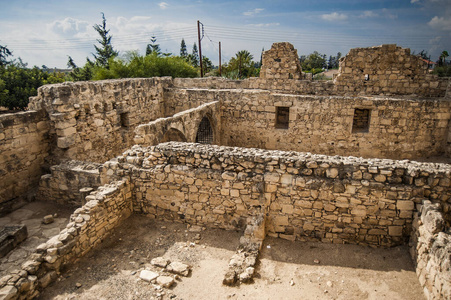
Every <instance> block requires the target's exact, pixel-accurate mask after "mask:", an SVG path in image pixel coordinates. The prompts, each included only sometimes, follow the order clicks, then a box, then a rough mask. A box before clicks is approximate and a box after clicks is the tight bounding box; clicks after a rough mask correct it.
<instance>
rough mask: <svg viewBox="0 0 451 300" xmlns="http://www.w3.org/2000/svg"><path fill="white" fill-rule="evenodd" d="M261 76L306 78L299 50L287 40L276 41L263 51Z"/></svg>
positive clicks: (270, 77) (269, 77)
mask: <svg viewBox="0 0 451 300" xmlns="http://www.w3.org/2000/svg"><path fill="white" fill-rule="evenodd" d="M260 78H268V79H304V78H303V74H302V68H301V63H300V62H299V56H298V51H297V50H296V49H294V47H293V45H292V44H290V43H287V42H284V43H274V44H272V46H271V49H270V50H268V51H265V52H263V54H262V66H261V70H260Z"/></svg>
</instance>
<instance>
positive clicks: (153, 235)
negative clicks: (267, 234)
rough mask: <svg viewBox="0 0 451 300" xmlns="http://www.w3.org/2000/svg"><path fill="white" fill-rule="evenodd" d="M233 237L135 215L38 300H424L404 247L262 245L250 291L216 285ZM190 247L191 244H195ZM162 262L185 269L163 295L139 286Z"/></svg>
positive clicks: (277, 242)
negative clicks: (155, 263) (153, 262)
mask: <svg viewBox="0 0 451 300" xmlns="http://www.w3.org/2000/svg"><path fill="white" fill-rule="evenodd" d="M240 236H241V233H240V232H233V231H225V230H219V229H218V230H213V229H208V230H204V231H202V232H200V233H199V232H190V231H189V230H188V229H187V226H186V225H184V224H179V223H171V222H162V221H155V220H152V219H149V218H146V217H143V216H139V215H135V216H132V217H130V218H129V219H128V220H126V221H125V222H124V223H123V224H122V225H121V226H120V227H119V228H117V229H116V230H115V231H114V233H112V235H111V236H110V237H109V239H108V240H106V241H104V242H103V244H102V245H101V246H100V247H99V248H97V249H96V250H94V251H92V252H91V253H89V254H88V255H87V256H85V257H83V258H81V259H80V260H79V261H78V263H77V264H75V265H73V266H72V267H71V268H70V269H69V270H66V271H65V272H63V273H62V275H61V276H60V277H59V278H58V280H57V282H55V283H54V284H52V285H51V286H49V287H48V288H47V289H46V290H45V291H44V292H43V293H42V294H41V297H40V299H185V300H187V299H346V300H348V299H378V300H380V299H409V300H413V299H424V297H423V293H422V289H421V288H420V286H419V283H418V279H417V277H416V275H415V272H414V269H413V264H412V261H411V259H410V256H409V254H408V248H407V247H397V248H391V249H373V248H369V247H361V246H356V245H331V244H321V243H302V242H290V241H285V240H281V239H273V238H267V239H266V240H265V244H264V246H263V249H262V252H261V255H260V261H259V263H258V265H257V268H256V272H257V276H256V278H255V281H254V283H252V284H242V285H241V286H237V287H228V286H224V285H223V284H222V279H223V276H224V274H225V272H226V270H227V265H228V262H229V260H230V258H231V256H232V255H233V254H234V253H235V250H236V248H237V246H238V243H239V238H240ZM196 241H197V243H196ZM158 256H164V257H166V258H169V259H170V260H171V261H181V262H184V263H188V264H190V265H191V266H192V272H191V274H190V275H189V276H188V277H182V276H180V277H179V278H177V280H176V284H175V285H174V286H172V287H171V288H170V289H167V288H162V287H160V286H158V285H156V284H153V283H148V282H146V281H143V280H141V279H139V274H140V271H141V270H143V269H148V270H153V271H158V267H155V266H152V265H151V264H150V260H151V259H152V258H155V257H158Z"/></svg>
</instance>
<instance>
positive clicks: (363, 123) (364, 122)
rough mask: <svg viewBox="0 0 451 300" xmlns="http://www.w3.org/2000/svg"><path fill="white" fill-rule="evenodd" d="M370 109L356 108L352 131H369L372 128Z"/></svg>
mask: <svg viewBox="0 0 451 300" xmlns="http://www.w3.org/2000/svg"><path fill="white" fill-rule="evenodd" d="M370 113H371V110H370V109H360V108H356V109H354V119H353V122H352V132H353V133H357V132H368V131H369V130H370Z"/></svg>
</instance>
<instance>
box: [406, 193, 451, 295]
mask: <svg viewBox="0 0 451 300" xmlns="http://www.w3.org/2000/svg"><path fill="white" fill-rule="evenodd" d="M409 246H410V247H411V248H410V252H411V256H412V259H413V261H414V263H415V267H416V273H417V276H418V279H419V281H420V285H421V286H422V287H423V291H424V294H425V296H426V298H427V299H450V298H451V285H450V282H451V270H450V264H451V261H450V257H451V231H450V224H449V223H447V222H446V220H445V217H444V214H443V211H442V208H441V206H440V204H439V203H434V204H432V203H431V202H430V201H429V200H424V201H423V203H422V205H419V209H418V213H416V214H415V216H414V220H413V223H412V234H411V238H410V242H409Z"/></svg>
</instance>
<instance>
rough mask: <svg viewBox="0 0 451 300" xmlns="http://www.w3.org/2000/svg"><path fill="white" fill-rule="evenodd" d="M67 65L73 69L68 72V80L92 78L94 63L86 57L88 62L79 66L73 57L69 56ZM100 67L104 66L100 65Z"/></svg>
mask: <svg viewBox="0 0 451 300" xmlns="http://www.w3.org/2000/svg"><path fill="white" fill-rule="evenodd" d="M67 67H68V68H71V69H72V72H70V73H69V74H67V80H70V81H87V80H91V79H92V74H93V70H94V67H95V65H94V63H93V62H92V61H90V60H89V59H88V58H86V64H85V65H84V67H82V68H79V67H78V66H77V65H76V64H75V62H74V60H73V59H72V57H70V56H69V60H68V62H67ZM99 68H102V67H100V66H99Z"/></svg>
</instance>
